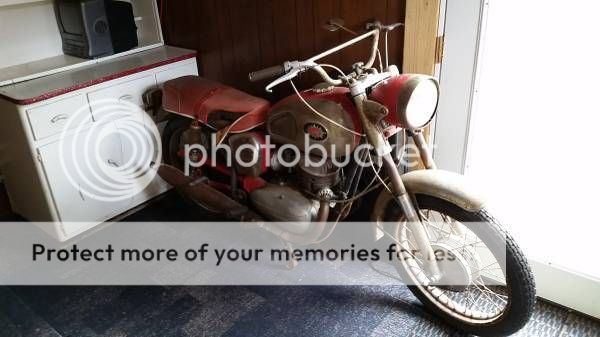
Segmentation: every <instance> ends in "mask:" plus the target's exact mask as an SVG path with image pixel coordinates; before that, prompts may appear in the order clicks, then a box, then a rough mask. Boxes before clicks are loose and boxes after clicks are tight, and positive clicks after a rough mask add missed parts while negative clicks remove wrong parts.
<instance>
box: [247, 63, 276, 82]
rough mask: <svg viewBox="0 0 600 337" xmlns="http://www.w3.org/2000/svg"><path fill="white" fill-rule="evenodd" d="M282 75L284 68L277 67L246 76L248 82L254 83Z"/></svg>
mask: <svg viewBox="0 0 600 337" xmlns="http://www.w3.org/2000/svg"><path fill="white" fill-rule="evenodd" d="M283 74H285V66H283V65H278V66H273V67H269V68H265V69H261V70H257V71H254V72H251V73H250V74H248V79H249V80H250V82H256V81H260V80H264V79H267V78H272V77H275V76H281V75H283Z"/></svg>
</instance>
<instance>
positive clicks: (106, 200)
mask: <svg viewBox="0 0 600 337" xmlns="http://www.w3.org/2000/svg"><path fill="white" fill-rule="evenodd" d="M102 129H103V130H104V132H106V134H105V135H104V136H103V137H101V138H98V137H96V136H97V134H95V131H97V129H95V128H91V129H88V130H86V131H83V132H80V133H78V134H76V135H71V136H68V137H66V138H64V139H63V140H61V141H57V142H55V143H52V144H48V145H46V146H43V147H41V148H40V149H39V153H40V156H41V160H42V165H43V167H44V172H45V174H46V179H47V180H48V184H49V187H50V191H51V194H52V197H53V200H54V203H55V206H56V209H57V211H58V214H59V217H60V220H61V221H63V222H82V221H83V222H88V221H89V222H93V221H103V220H107V219H109V218H111V217H113V216H115V215H117V214H119V213H121V212H123V211H124V210H126V209H127V208H128V206H129V205H130V204H131V197H129V198H120V197H119V196H118V195H112V194H111V188H114V186H112V185H111V184H114V174H113V173H114V170H116V169H118V167H120V166H121V165H122V164H123V154H122V149H121V147H122V146H121V139H120V136H119V134H118V132H117V131H118V130H117V128H116V126H115V125H114V123H109V124H106V125H104V126H103V127H102ZM74 230H76V229H74ZM67 234H69V233H67Z"/></svg>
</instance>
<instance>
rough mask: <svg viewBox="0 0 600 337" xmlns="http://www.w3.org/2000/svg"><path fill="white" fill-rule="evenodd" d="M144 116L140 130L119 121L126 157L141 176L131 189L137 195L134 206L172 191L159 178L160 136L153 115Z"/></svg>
mask: <svg viewBox="0 0 600 337" xmlns="http://www.w3.org/2000/svg"><path fill="white" fill-rule="evenodd" d="M143 117H144V118H143V122H142V123H141V124H140V126H139V127H136V126H134V125H132V121H131V120H119V121H116V122H115V124H116V126H117V129H118V130H119V133H120V135H121V143H122V150H123V157H124V158H126V159H127V161H128V163H127V165H128V167H129V168H130V169H134V168H135V170H136V173H137V174H136V176H138V178H137V180H136V182H135V184H134V185H133V186H131V188H132V194H135V195H134V196H133V203H134V205H132V206H135V205H138V204H140V203H142V202H144V201H146V200H149V199H151V198H153V197H155V196H157V195H159V194H160V193H163V192H165V191H166V190H168V189H169V188H170V186H169V185H168V184H167V183H166V182H165V181H164V180H163V179H162V178H160V177H159V176H158V175H157V171H156V170H158V167H159V165H160V156H159V151H160V147H161V144H160V133H159V131H158V130H157V129H156V127H157V126H156V125H155V124H154V121H153V120H152V119H151V118H150V117H149V116H147V115H145V116H143ZM134 123H135V122H134Z"/></svg>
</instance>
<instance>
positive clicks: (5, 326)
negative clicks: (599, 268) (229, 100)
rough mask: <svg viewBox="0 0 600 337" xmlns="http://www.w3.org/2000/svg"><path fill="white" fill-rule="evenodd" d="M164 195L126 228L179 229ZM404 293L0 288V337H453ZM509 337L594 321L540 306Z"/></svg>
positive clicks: (176, 205)
mask: <svg viewBox="0 0 600 337" xmlns="http://www.w3.org/2000/svg"><path fill="white" fill-rule="evenodd" d="M192 216H193V215H192V214H189V213H187V210H186V209H185V208H183V207H182V206H181V202H180V200H178V199H177V197H176V196H170V197H167V198H165V199H164V200H162V201H160V202H159V203H157V204H155V205H153V206H152V208H147V209H146V210H144V211H141V212H139V213H137V214H135V215H133V216H132V217H130V219H131V220H134V219H135V220H138V221H139V220H173V219H176V220H186V219H190V218H191V217H192ZM456 335H459V334H458V333H457V332H455V331H453V330H452V329H451V328H449V327H448V326H447V325H445V324H443V323H442V322H440V321H439V320H437V319H436V318H435V317H433V316H431V315H430V314H428V313H427V312H426V311H424V309H423V307H422V306H421V304H420V303H419V301H418V300H417V299H416V298H415V297H414V296H413V295H412V294H411V293H410V291H409V290H408V289H407V288H406V287H405V286H403V285H398V286H388V287H383V286H380V287H374V286H370V287H367V286H352V287H349V286H348V287H0V337H17V336H19V337H25V336H47V337H86V336H89V337H98V336H111V337H116V336H119V337H121V336H140V337H152V336H160V337H166V336H194V337H196V336H415V337H416V336H456ZM517 336H536V337H546V336H547V337H570V336H573V337H583V336H586V337H595V336H598V337H600V322H599V321H595V320H591V319H589V318H586V317H583V316H580V315H578V314H575V313H571V312H568V311H566V310H564V309H561V308H559V307H556V306H553V305H550V304H547V303H544V302H539V303H538V305H537V310H536V312H535V314H534V317H533V318H532V320H531V321H530V322H529V324H528V325H527V326H526V327H525V328H524V329H523V330H521V331H520V332H519V333H518V334H517Z"/></svg>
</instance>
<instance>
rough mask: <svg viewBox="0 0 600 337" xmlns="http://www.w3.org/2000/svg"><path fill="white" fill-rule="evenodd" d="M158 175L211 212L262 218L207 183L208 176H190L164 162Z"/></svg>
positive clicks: (234, 217)
mask: <svg viewBox="0 0 600 337" xmlns="http://www.w3.org/2000/svg"><path fill="white" fill-rule="evenodd" d="M158 175H159V176H160V177H161V178H163V179H164V180H165V181H166V182H168V183H169V184H171V185H172V186H173V187H175V189H176V190H177V191H178V192H179V193H181V194H182V195H183V196H185V197H186V198H188V199H189V200H190V201H192V202H193V203H195V204H197V205H198V206H200V207H202V208H204V209H206V210H207V211H209V212H211V213H215V214H219V215H223V216H224V217H226V218H227V219H229V220H237V221H261V220H262V218H261V217H260V216H259V215H258V214H256V213H255V212H253V211H251V210H250V209H248V207H246V206H244V205H242V204H240V203H239V202H237V201H235V200H233V199H231V198H230V197H228V196H227V195H225V194H223V193H222V192H221V191H219V190H217V189H215V188H213V187H212V186H210V185H208V184H206V183H205V181H206V178H204V177H201V178H192V177H188V176H186V175H185V174H184V173H183V172H181V171H180V170H179V169H177V168H175V167H173V166H171V165H166V164H162V165H161V166H160V167H159V168H158Z"/></svg>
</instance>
